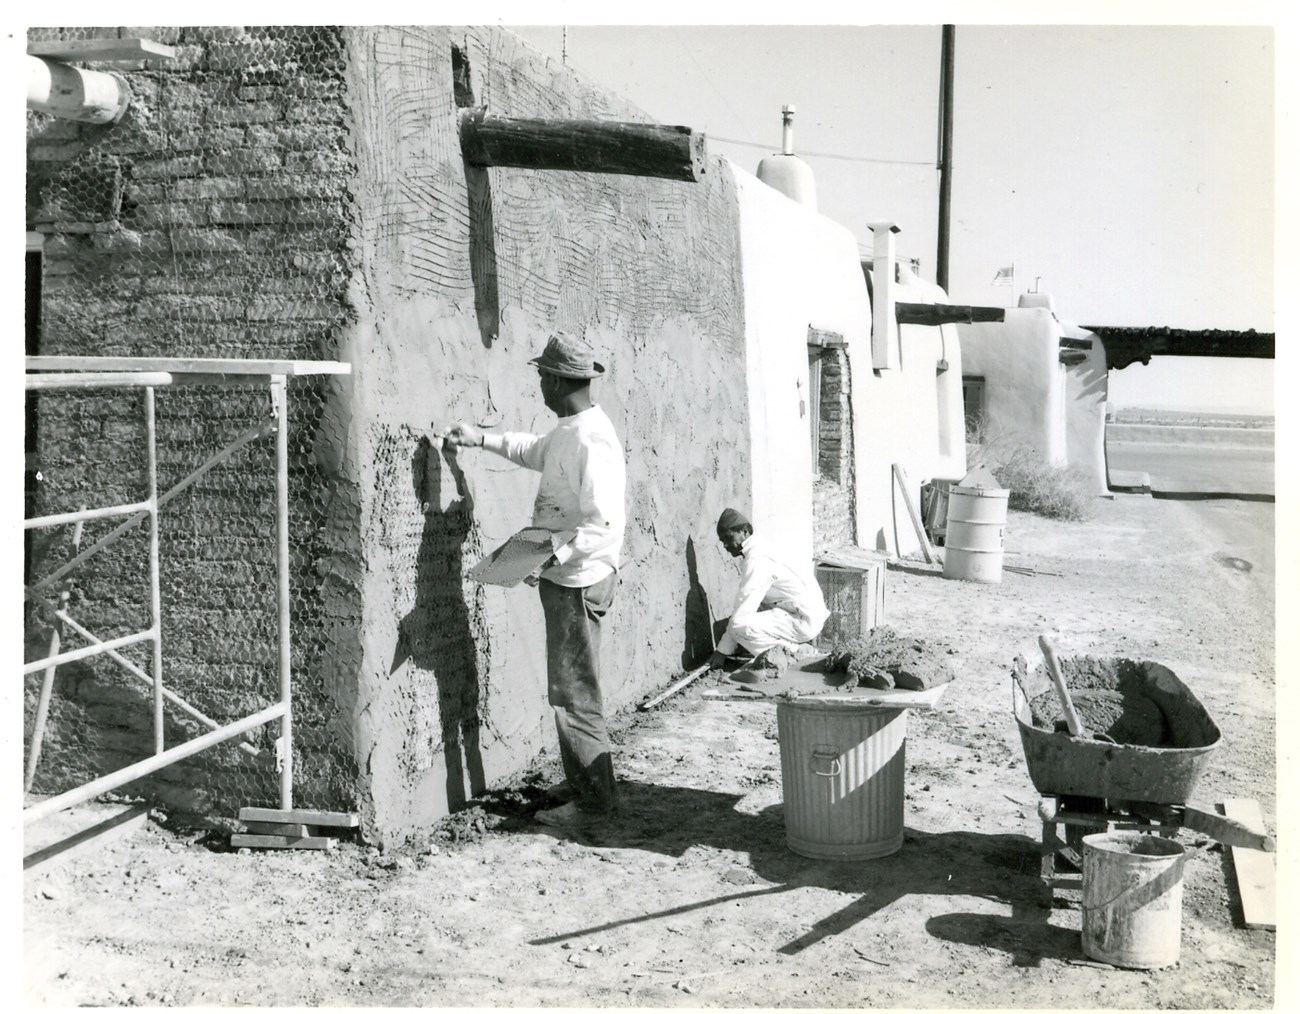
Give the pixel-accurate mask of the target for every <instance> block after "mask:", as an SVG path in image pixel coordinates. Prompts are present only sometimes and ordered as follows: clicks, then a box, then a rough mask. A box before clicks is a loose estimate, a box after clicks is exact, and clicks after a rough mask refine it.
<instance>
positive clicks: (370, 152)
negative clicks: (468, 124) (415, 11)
mask: <svg viewBox="0 0 1300 1014" xmlns="http://www.w3.org/2000/svg"><path fill="white" fill-rule="evenodd" d="M369 52H370V56H371V62H372V66H370V67H367V68H365V69H364V71H363V73H364V80H365V83H366V88H367V93H368V95H369V96H370V101H369V103H368V105H369V107H370V110H369V115H368V116H364V117H359V119H361V120H362V121H363V127H362V135H363V143H362V145H361V149H362V151H363V153H365V158H366V159H367V163H368V164H367V167H366V168H367V170H368V171H367V173H366V179H367V180H368V181H369V184H370V185H369V187H368V190H367V196H368V197H369V198H370V200H371V202H372V205H373V206H372V208H371V214H369V215H368V216H366V218H365V221H366V222H367V225H368V231H369V233H370V235H369V237H368V238H369V239H370V240H371V241H374V242H384V241H388V243H390V244H393V245H392V247H391V248H392V249H393V250H395V251H396V253H397V260H398V262H399V264H400V266H401V267H402V269H403V270H402V271H401V272H399V273H398V274H397V275H396V276H395V277H394V286H395V287H396V288H397V289H398V290H399V291H402V292H412V293H414V292H428V291H430V290H432V291H434V292H443V293H448V292H456V291H459V290H462V289H464V288H465V287H466V286H468V285H469V283H470V277H469V266H468V264H467V263H466V257H465V253H464V250H465V246H466V244H467V242H468V232H469V229H468V222H467V218H468V210H467V208H466V197H465V183H464V180H463V178H462V175H463V174H462V173H461V170H460V159H459V157H458V147H459V142H458V140H457V136H456V110H455V107H454V104H453V102H452V97H451V73H452V70H451V50H450V42H449V40H448V39H447V38H446V36H445V33H442V32H422V31H418V30H413V31H403V32H401V33H400V34H397V35H394V34H393V33H380V34H379V35H378V37H377V38H375V39H374V41H373V42H372V45H371V47H370V50H369ZM394 241H396V242H394Z"/></svg>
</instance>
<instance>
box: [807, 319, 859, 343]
mask: <svg viewBox="0 0 1300 1014" xmlns="http://www.w3.org/2000/svg"><path fill="white" fill-rule="evenodd" d="M848 344H849V343H848V339H846V338H845V337H844V335H842V334H840V332H838V331H827V330H824V329H823V328H819V327H813V326H812V325H811V324H809V325H808V345H809V347H815V348H819V349H843V348H847V347H848Z"/></svg>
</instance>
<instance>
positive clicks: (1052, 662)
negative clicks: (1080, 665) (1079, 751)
mask: <svg viewBox="0 0 1300 1014" xmlns="http://www.w3.org/2000/svg"><path fill="white" fill-rule="evenodd" d="M1038 647H1039V650H1041V651H1042V653H1043V661H1044V662H1046V663H1047V674H1048V675H1049V676H1051V677H1052V686H1054V687H1056V696H1057V697H1059V698H1060V699H1061V710H1062V711H1064V712H1065V725H1066V727H1067V728H1068V729H1069V730H1070V735H1071V736H1075V737H1081V736H1086V735H1087V733H1085V732H1084V729H1083V723H1082V722H1081V721H1079V713H1078V712H1077V711H1075V710H1074V701H1072V700H1070V691H1069V688H1068V687H1066V685H1065V677H1064V676H1062V675H1061V665H1060V662H1058V661H1057V658H1056V645H1054V644H1053V643H1052V639H1051V638H1050V637H1048V636H1047V635H1046V634H1040V635H1039V636H1038Z"/></svg>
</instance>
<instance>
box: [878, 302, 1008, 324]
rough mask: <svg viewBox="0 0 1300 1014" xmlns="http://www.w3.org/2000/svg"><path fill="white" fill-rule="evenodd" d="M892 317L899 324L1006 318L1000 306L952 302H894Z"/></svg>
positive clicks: (964, 321)
mask: <svg viewBox="0 0 1300 1014" xmlns="http://www.w3.org/2000/svg"><path fill="white" fill-rule="evenodd" d="M894 317H895V319H896V320H897V321H898V323H900V324H924V325H928V326H931V327H933V326H937V325H939V324H972V323H975V322H997V321H1002V320H1006V318H1007V312H1006V310H1005V309H1004V308H1003V307H1000V306H963V305H960V304H954V303H895V304H894Z"/></svg>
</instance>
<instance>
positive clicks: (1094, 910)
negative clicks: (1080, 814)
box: [1083, 831, 1187, 968]
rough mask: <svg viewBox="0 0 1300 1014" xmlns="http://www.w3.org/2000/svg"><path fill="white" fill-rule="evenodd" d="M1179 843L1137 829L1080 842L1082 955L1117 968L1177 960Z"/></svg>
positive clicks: (1180, 915)
mask: <svg viewBox="0 0 1300 1014" xmlns="http://www.w3.org/2000/svg"><path fill="white" fill-rule="evenodd" d="M1186 859H1187V853H1186V852H1185V850H1184V849H1183V847H1182V846H1181V845H1179V844H1178V842H1176V841H1174V840H1172V839H1170V838H1161V837H1159V836H1158V835H1153V834H1143V833H1142V832H1140V831H1112V832H1110V833H1108V834H1090V835H1088V836H1087V837H1085V838H1084V839H1083V953H1084V954H1086V955H1087V956H1088V957H1090V958H1093V959H1094V960H1097V961H1104V962H1106V963H1107V964H1110V965H1118V966H1120V967H1121V968H1164V967H1165V966H1166V965H1172V964H1173V963H1174V962H1176V961H1177V960H1178V949H1179V943H1180V937H1181V936H1182V925H1183V864H1184V862H1185V861H1186Z"/></svg>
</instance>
